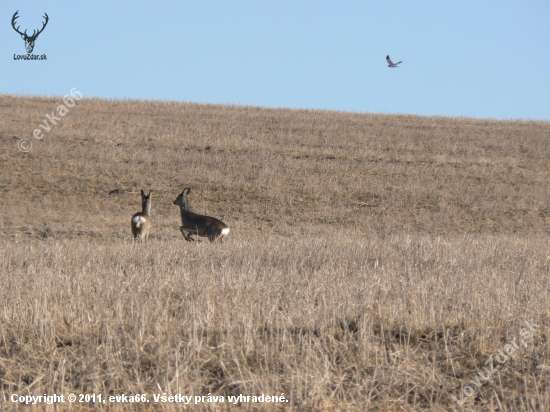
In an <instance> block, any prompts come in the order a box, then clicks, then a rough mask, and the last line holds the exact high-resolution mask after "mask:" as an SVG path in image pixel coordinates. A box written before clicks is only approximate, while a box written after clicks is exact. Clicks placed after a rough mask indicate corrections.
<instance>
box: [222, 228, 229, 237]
mask: <svg viewBox="0 0 550 412" xmlns="http://www.w3.org/2000/svg"><path fill="white" fill-rule="evenodd" d="M228 233H229V228H228V227H226V228H225V229H223V230H222V235H223V236H226V235H227V234H228Z"/></svg>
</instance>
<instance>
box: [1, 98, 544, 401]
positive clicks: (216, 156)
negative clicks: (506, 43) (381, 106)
mask: <svg viewBox="0 0 550 412" xmlns="http://www.w3.org/2000/svg"><path fill="white" fill-rule="evenodd" d="M62 103H63V100H62V98H61V97H51V98H45V97H35V98H34V97H33V98H31V97H14V96H6V95H2V96H0V114H1V116H0V149H1V150H0V171H1V180H0V193H1V200H2V213H1V214H0V285H1V287H0V405H1V406H2V408H0V409H2V410H4V409H5V410H18V408H23V406H22V405H21V404H20V403H14V402H12V396H13V395H14V394H17V396H27V395H34V396H38V395H43V394H54V393H55V394H64V395H65V397H66V396H68V395H69V394H79V393H83V394H102V396H103V398H104V399H105V398H108V397H109V396H121V395H122V394H125V395H127V396H132V395H135V394H147V397H148V400H149V401H150V402H148V403H120V402H118V403H117V402H112V403H109V402H108V401H107V402H106V403H105V404H102V403H95V404H94V403H90V402H84V403H79V402H77V403H75V404H71V405H69V404H68V403H64V404H57V405H55V404H54V405H45V404H41V405H40V406H39V408H40V409H46V410H47V409H51V410H56V409H55V408H58V410H65V409H68V408H69V406H70V407H71V408H72V409H73V410H94V409H106V410H107V409H108V410H142V409H156V410H177V409H178V408H182V407H183V406H184V405H182V404H181V403H180V404H176V403H171V402H156V401H155V398H154V395H157V396H158V395H163V394H166V395H167V396H171V395H176V394H181V395H185V396H192V401H191V403H190V404H189V405H187V406H186V408H187V409H188V410H233V409H239V408H240V409H244V410H283V409H284V410H296V411H324V410H350V411H352V410H356V411H365V410H386V411H392V410H396V411H397V410H411V411H413V410H436V411H437V410H479V411H482V410H483V411H490V410H525V411H527V410H548V409H549V408H550V351H549V348H548V336H549V327H550V318H549V309H550V306H549V302H550V293H549V292H550V274H549V271H550V242H549V240H550V239H549V235H550V191H549V187H550V185H549V184H550V144H549V143H550V124H549V123H548V122H534V121H533V122H531V121H496V120H472V119H465V118H443V117H416V116H404V115H403V116H391V115H380V114H358V113H337V112H326V111H305V110H302V111H300V110H283V109H281V110H275V109H263V108H255V107H241V106H216V105H197V104H183V103H169V102H154V101H133V100H124V101H114V100H98V99H82V100H80V101H77V102H76V104H75V106H74V107H72V108H70V109H69V112H68V113H67V114H66V115H65V116H63V117H62V118H61V120H60V121H58V122H57V124H56V125H55V126H53V127H52V128H51V130H50V132H44V137H43V139H41V140H36V139H34V138H33V137H32V132H33V130H34V129H37V128H39V125H40V124H41V123H42V124H43V122H44V120H45V116H44V115H45V114H46V113H49V114H51V112H52V111H55V110H56V109H57V107H58V106H59V105H60V104H62ZM21 138H30V139H31V140H32V143H33V147H32V149H31V151H30V152H27V153H23V152H21V151H20V150H18V147H17V143H18V140H19V139H21ZM184 187H191V188H192V192H191V195H190V198H191V200H192V202H193V203H192V205H193V208H194V210H195V211H196V212H198V213H202V214H208V215H212V216H216V217H218V218H220V219H222V220H223V221H224V222H225V223H227V224H228V225H229V227H230V228H231V232H230V234H229V236H228V237H227V238H226V240H225V241H224V242H221V243H215V244H210V243H209V242H207V241H204V242H202V243H198V242H197V243H188V242H185V241H184V239H183V237H182V236H181V233H180V232H179V230H178V228H179V226H180V224H181V223H180V216H179V210H178V208H177V206H175V205H173V204H172V202H173V201H174V199H175V198H176V196H177V195H178V194H179V193H180V192H181V191H182V190H183V188H184ZM115 189H120V190H118V191H116V192H113V191H114V190H115ZM141 189H144V190H146V191H148V190H151V189H152V190H153V198H152V199H153V204H152V216H151V217H152V220H153V229H152V231H151V234H150V236H149V241H148V242H146V243H144V244H140V243H138V244H134V242H133V240H132V239H131V231H130V219H131V217H132V215H133V214H134V213H135V212H137V211H139V210H140V207H141V206H140V197H139V192H140V190H141ZM489 360H490V362H489ZM497 368H498V370H497ZM241 394H242V395H243V396H260V395H262V394H264V395H266V396H277V397H278V398H277V400H278V401H280V400H281V394H284V395H283V396H284V402H269V403H265V402H264V403H258V402H256V403H254V402H252V400H251V399H250V401H247V400H246V398H240V400H237V401H235V402H233V403H232V402H231V401H230V400H229V397H230V396H231V397H238V396H239V395H241ZM208 395H210V396H212V397H213V396H216V397H217V402H207V400H208V398H207V397H208ZM195 396H197V397H201V396H204V397H205V398H204V402H202V400H201V402H198V403H195ZM222 397H223V398H222ZM453 397H455V398H456V401H455V400H453ZM221 399H223V400H224V402H220V400H221ZM232 399H233V398H232ZM210 400H211V401H212V400H213V399H212V398H211V399H210ZM457 401H458V402H457Z"/></svg>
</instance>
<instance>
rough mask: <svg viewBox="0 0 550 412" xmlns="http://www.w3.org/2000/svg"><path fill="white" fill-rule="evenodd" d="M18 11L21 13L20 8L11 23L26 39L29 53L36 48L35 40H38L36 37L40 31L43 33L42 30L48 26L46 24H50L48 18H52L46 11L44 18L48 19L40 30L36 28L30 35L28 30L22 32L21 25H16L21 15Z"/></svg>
mask: <svg viewBox="0 0 550 412" xmlns="http://www.w3.org/2000/svg"><path fill="white" fill-rule="evenodd" d="M17 13H19V10H17V11H16V12H15V14H14V15H13V17H12V19H11V25H12V27H13V29H14V30H15V31H16V32H17V33H19V34H20V35H21V38H22V39H23V40H25V48H26V49H27V53H32V51H33V50H34V42H35V41H36V38H37V37H38V35H39V34H40V33H42V31H43V30H44V28H45V27H46V24H48V20H49V19H50V18H49V17H48V15H47V14H46V13H44V18H45V19H46V21H45V22H44V23H43V26H42V28H41V29H40V30H38V32H37V31H36V30H34V31H33V33H32V36H28V35H27V30H25V32H24V33H21V32H20V31H19V27H20V26H17V28H16V27H15V20H17V18H18V17H19V16H18V15H17Z"/></svg>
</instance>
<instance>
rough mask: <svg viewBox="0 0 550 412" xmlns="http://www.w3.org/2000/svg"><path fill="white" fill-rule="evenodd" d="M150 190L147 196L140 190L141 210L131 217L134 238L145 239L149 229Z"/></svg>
mask: <svg viewBox="0 0 550 412" xmlns="http://www.w3.org/2000/svg"><path fill="white" fill-rule="evenodd" d="M151 193H153V191H152V190H151V191H150V192H149V194H148V195H147V196H145V192H144V191H143V190H142V191H141V212H138V213H136V214H135V215H134V216H133V217H132V235H134V240H135V239H138V238H139V239H141V240H142V241H143V240H144V239H145V240H147V239H148V237H149V231H150V230H151Z"/></svg>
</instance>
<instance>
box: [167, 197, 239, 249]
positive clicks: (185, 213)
mask: <svg viewBox="0 0 550 412" xmlns="http://www.w3.org/2000/svg"><path fill="white" fill-rule="evenodd" d="M190 191H191V189H190V188H185V189H184V190H183V192H181V194H180V195H179V196H178V197H177V199H176V200H174V204H175V205H177V206H179V207H180V211H181V223H182V224H183V226H181V227H180V230H181V234H182V235H183V237H184V239H185V240H187V241H188V242H192V241H194V240H195V239H193V238H192V237H191V235H197V236H201V237H207V238H208V240H210V242H214V241H215V240H216V239H217V238H218V237H219V238H220V240H221V239H223V237H224V236H226V235H227V234H228V233H229V227H228V226H227V225H226V224H225V223H223V222H222V221H221V220H219V219H216V218H215V217H211V216H203V215H199V214H197V213H193V212H191V206H190V204H189V199H188V197H187V195H188V194H189V192H190Z"/></svg>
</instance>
